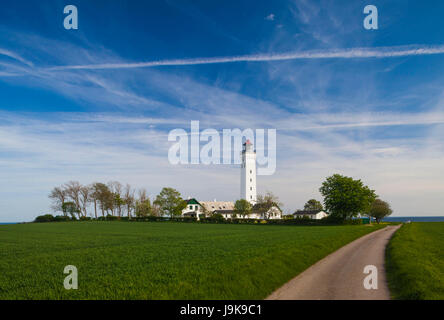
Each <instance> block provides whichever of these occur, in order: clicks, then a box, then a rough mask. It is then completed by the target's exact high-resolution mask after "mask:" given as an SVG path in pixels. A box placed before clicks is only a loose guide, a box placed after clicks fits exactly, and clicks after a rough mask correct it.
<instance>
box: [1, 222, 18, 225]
mask: <svg viewBox="0 0 444 320" xmlns="http://www.w3.org/2000/svg"><path fill="white" fill-rule="evenodd" d="M17 223H19V222H0V225H2V224H17Z"/></svg>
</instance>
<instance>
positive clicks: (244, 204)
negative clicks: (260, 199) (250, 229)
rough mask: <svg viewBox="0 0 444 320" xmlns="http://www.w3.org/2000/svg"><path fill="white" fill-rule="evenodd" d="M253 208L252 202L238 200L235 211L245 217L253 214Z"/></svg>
mask: <svg viewBox="0 0 444 320" xmlns="http://www.w3.org/2000/svg"><path fill="white" fill-rule="evenodd" d="M251 209H252V208H251V203H250V202H248V201H247V200H245V199H240V200H237V201H236V202H235V204H234V212H235V213H236V214H238V215H240V216H242V217H244V218H245V217H246V216H248V215H250V214H251Z"/></svg>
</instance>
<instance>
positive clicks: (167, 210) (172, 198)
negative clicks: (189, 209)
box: [154, 188, 187, 218]
mask: <svg viewBox="0 0 444 320" xmlns="http://www.w3.org/2000/svg"><path fill="white" fill-rule="evenodd" d="M154 204H155V205H157V206H159V208H160V212H161V213H162V214H166V215H169V216H170V217H171V218H172V217H173V216H178V215H181V214H182V210H183V209H185V208H186V206H187V203H186V201H185V200H183V199H182V198H181V196H180V192H179V191H177V190H175V189H173V188H163V189H162V191H161V192H160V193H159V194H158V195H157V197H156V200H155V201H154Z"/></svg>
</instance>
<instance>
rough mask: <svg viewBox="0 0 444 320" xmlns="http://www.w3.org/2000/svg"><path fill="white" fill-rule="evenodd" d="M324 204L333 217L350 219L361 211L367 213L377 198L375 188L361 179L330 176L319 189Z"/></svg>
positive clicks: (336, 175)
mask: <svg viewBox="0 0 444 320" xmlns="http://www.w3.org/2000/svg"><path fill="white" fill-rule="evenodd" d="M319 191H320V192H321V194H322V195H323V196H324V205H325V208H326V209H327V211H328V212H330V214H331V215H332V216H333V217H336V218H340V219H343V220H345V219H349V218H351V217H355V216H356V215H358V214H359V213H363V214H366V213H368V211H369V210H370V207H371V204H372V203H373V201H375V199H376V198H377V195H376V194H375V191H374V190H371V189H370V188H369V187H367V186H365V185H364V184H363V183H362V181H361V180H354V179H353V178H350V177H345V176H342V175H339V174H335V175H333V176H331V177H328V178H327V179H326V180H325V181H324V183H323V184H322V187H321V188H320V189H319Z"/></svg>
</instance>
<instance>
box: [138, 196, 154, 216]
mask: <svg viewBox="0 0 444 320" xmlns="http://www.w3.org/2000/svg"><path fill="white" fill-rule="evenodd" d="M135 213H136V216H137V217H146V216H149V215H151V201H150V199H148V198H147V199H145V200H144V201H140V200H137V202H136V210H135Z"/></svg>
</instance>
